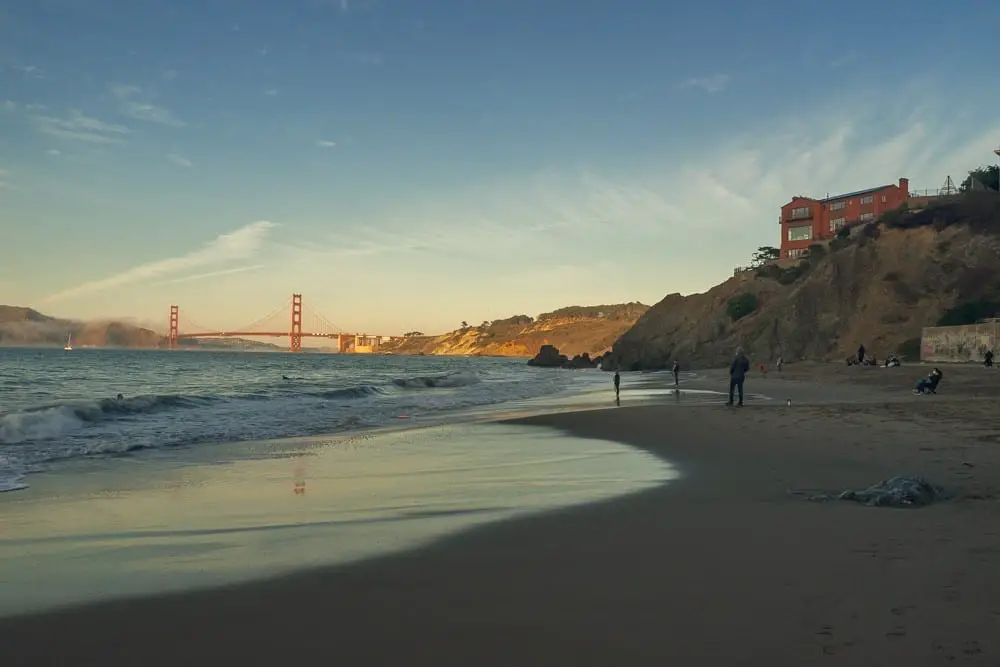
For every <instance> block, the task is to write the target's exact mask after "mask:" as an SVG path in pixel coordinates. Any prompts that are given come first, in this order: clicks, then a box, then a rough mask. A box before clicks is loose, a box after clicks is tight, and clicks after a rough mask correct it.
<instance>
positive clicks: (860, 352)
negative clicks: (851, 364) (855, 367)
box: [858, 345, 865, 365]
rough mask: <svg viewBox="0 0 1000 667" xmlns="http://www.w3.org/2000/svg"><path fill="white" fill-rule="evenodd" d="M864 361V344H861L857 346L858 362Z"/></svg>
mask: <svg viewBox="0 0 1000 667" xmlns="http://www.w3.org/2000/svg"><path fill="white" fill-rule="evenodd" d="M863 363H865V346H864V345H862V346H861V347H859V348H858V364H859V365H860V364H863Z"/></svg>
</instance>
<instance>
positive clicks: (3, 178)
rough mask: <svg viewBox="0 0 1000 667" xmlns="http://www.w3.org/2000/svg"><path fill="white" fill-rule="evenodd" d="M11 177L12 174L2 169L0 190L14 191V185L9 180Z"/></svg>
mask: <svg viewBox="0 0 1000 667" xmlns="http://www.w3.org/2000/svg"><path fill="white" fill-rule="evenodd" d="M9 176H10V172H9V171H7V170H6V169H0V188H4V189H13V187H14V186H13V185H12V184H11V183H10V181H8V180H7V178H8V177H9Z"/></svg>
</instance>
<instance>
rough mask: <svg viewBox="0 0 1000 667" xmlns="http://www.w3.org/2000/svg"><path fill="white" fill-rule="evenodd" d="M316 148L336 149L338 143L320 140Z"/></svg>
mask: <svg viewBox="0 0 1000 667" xmlns="http://www.w3.org/2000/svg"><path fill="white" fill-rule="evenodd" d="M316 146H318V147H319V148H336V147H337V142H336V141H330V140H329V139H320V140H318V141H317V142H316Z"/></svg>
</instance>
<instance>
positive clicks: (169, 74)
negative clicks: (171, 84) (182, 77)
mask: <svg viewBox="0 0 1000 667" xmlns="http://www.w3.org/2000/svg"><path fill="white" fill-rule="evenodd" d="M163 78H164V79H166V80H167V81H173V80H174V79H176V78H177V70H175V69H168V70H164V71H163Z"/></svg>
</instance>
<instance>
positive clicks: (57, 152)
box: [45, 148, 62, 155]
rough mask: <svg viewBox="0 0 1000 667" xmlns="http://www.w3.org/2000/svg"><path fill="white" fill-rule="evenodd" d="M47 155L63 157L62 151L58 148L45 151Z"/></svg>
mask: <svg viewBox="0 0 1000 667" xmlns="http://www.w3.org/2000/svg"><path fill="white" fill-rule="evenodd" d="M45 154H46V155H62V151H61V150H59V149H57V148H50V149H49V150H47V151H45Z"/></svg>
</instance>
